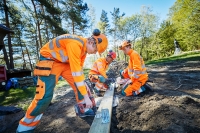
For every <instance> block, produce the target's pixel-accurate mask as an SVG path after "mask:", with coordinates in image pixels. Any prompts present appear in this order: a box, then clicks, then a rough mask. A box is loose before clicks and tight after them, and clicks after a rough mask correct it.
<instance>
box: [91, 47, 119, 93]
mask: <svg viewBox="0 0 200 133" xmlns="http://www.w3.org/2000/svg"><path fill="white" fill-rule="evenodd" d="M114 59H116V53H115V52H113V51H112V50H110V51H109V52H108V54H107V56H106V57H105V58H99V59H97V60H96V61H95V62H94V64H93V66H92V69H91V70H90V72H89V79H90V81H91V82H92V83H95V87H94V91H95V93H96V94H97V95H98V94H99V91H101V90H106V89H108V87H109V84H106V83H108V82H107V81H108V76H107V75H106V71H107V69H108V67H109V65H110V63H111V62H113V60H114Z"/></svg>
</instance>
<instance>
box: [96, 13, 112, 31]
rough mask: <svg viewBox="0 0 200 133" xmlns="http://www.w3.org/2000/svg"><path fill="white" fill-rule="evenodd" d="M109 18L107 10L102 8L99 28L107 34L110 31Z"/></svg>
mask: <svg viewBox="0 0 200 133" xmlns="http://www.w3.org/2000/svg"><path fill="white" fill-rule="evenodd" d="M109 27H110V25H109V20H108V17H107V12H106V11H104V10H102V13H101V17H100V22H99V23H98V28H99V29H100V30H101V33H104V34H107V33H108V32H109Z"/></svg>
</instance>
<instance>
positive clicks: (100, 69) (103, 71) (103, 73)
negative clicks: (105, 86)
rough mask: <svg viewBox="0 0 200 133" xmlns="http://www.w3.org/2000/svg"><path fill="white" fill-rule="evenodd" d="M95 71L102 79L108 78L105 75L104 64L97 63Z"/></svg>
mask: <svg viewBox="0 0 200 133" xmlns="http://www.w3.org/2000/svg"><path fill="white" fill-rule="evenodd" d="M96 63H97V69H98V71H99V73H100V74H101V75H102V76H103V77H104V78H106V79H107V78H108V76H107V75H106V68H107V67H106V64H104V63H103V62H102V61H97V62H96Z"/></svg>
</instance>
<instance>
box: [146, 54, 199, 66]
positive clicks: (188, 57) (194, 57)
mask: <svg viewBox="0 0 200 133" xmlns="http://www.w3.org/2000/svg"><path fill="white" fill-rule="evenodd" d="M177 60H184V61H189V60H193V61H195V60H200V52H199V51H197V52H187V53H182V54H180V55H177V56H170V57H167V58H162V59H158V60H151V61H147V62H145V64H146V65H150V64H158V63H165V62H171V61H177Z"/></svg>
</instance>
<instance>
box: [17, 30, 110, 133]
mask: <svg viewBox="0 0 200 133" xmlns="http://www.w3.org/2000/svg"><path fill="white" fill-rule="evenodd" d="M107 46H108V40H107V37H106V36H105V35H104V34H101V33H100V31H99V30H98V29H95V30H94V32H93V35H92V36H91V37H89V38H83V37H81V36H76V35H71V34H64V35H60V36H58V37H56V38H54V39H52V40H50V41H49V42H48V43H46V44H45V45H44V46H43V47H42V48H41V49H40V60H39V62H38V63H37V65H36V67H35V70H34V75H37V76H38V81H37V86H36V94H35V97H34V99H33V101H32V103H31V104H30V106H29V107H28V109H27V112H26V114H25V116H24V118H22V119H21V120H20V122H19V125H18V128H17V133H20V132H26V133H32V132H33V131H34V129H35V127H36V126H37V125H38V124H39V122H40V119H41V117H42V115H43V113H44V111H45V109H46V108H47V107H48V106H49V104H50V102H51V100H52V97H53V92H54V87H55V85H56V83H57V81H58V79H59V77H60V76H62V77H63V78H64V79H65V80H66V81H67V82H68V83H69V84H70V86H71V87H72V88H73V90H74V93H75V96H76V100H77V103H78V104H80V103H82V104H85V107H84V112H82V114H81V115H82V116H89V115H95V113H94V111H93V110H92V109H91V108H92V107H93V103H92V101H91V99H90V97H89V95H88V92H87V89H86V84H85V82H84V74H83V71H82V67H83V63H84V61H85V58H86V54H87V53H88V54H96V52H97V51H98V53H102V52H104V51H105V50H106V48H107Z"/></svg>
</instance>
